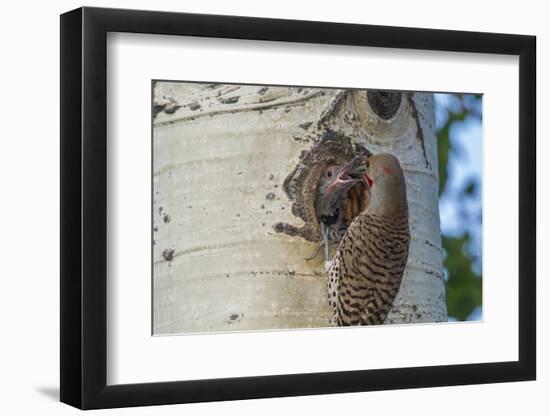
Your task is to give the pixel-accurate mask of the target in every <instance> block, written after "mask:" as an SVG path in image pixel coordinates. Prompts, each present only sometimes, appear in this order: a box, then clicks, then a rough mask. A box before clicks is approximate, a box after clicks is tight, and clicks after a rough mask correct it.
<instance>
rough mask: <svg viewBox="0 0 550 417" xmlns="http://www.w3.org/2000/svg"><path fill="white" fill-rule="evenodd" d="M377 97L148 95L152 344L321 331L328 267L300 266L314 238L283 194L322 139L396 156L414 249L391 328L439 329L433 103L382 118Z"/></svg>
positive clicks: (420, 101) (404, 101)
mask: <svg viewBox="0 0 550 417" xmlns="http://www.w3.org/2000/svg"><path fill="white" fill-rule="evenodd" d="M375 96H376V94H375V93H374V92H373V93H372V94H371V95H370V96H369V93H368V92H367V91H366V90H338V89H314V88H296V87H292V88H290V87H289V88H287V87H261V86H244V85H241V86H239V85H224V84H191V83H177V82H157V83H156V84H155V86H154V109H153V110H154V114H155V118H154V122H153V141H154V142H153V187H154V193H153V198H154V204H153V210H154V213H153V238H154V247H153V263H154V265H153V286H154V291H153V316H154V318H153V322H154V333H155V334H170V333H187V332H202V331H210V332H211V331H234V330H261V329H285V328H310V327H326V326H329V319H330V309H329V306H328V301H327V290H326V276H325V267H324V262H323V257H322V256H319V257H317V258H316V259H315V260H313V261H306V260H305V258H306V257H308V256H309V255H310V254H311V253H312V252H313V251H314V249H315V246H316V242H314V240H315V239H314V236H313V234H312V233H313V232H311V230H313V229H311V228H310V229H308V227H309V226H311V225H310V224H309V223H308V220H307V219H306V220H304V218H301V217H300V216H298V215H296V213H297V211H299V210H297V209H296V207H294V208H293V205H294V206H296V205H297V203H296V202H295V201H292V200H291V197H292V196H290V195H289V193H288V190H285V189H284V188H285V187H284V185H285V180H286V179H287V178H288V177H289V175H292V172H293V171H296V167H297V166H298V165H300V163H301V162H300V161H303V160H304V155H306V154H307V153H308V152H310V151H311V149H312V147H313V146H315V143H316V141H317V139H316V138H319V137H321V136H322V135H323V132H327V131H328V132H332V133H334V132H336V134H337V135H342V137H346V138H349V139H350V140H351V142H352V143H353V144H360V145H362V146H364V147H365V148H367V149H368V150H369V151H370V152H372V153H381V152H390V153H392V154H394V155H395V156H396V157H397V158H398V159H399V161H400V162H401V165H402V167H403V169H404V172H405V177H406V181H407V197H408V202H409V212H410V214H409V222H410V231H411V246H410V252H409V259H408V263H407V267H406V270H405V274H404V277H403V281H402V285H401V288H400V290H399V294H398V296H397V298H396V300H395V302H394V306H393V308H392V310H391V312H390V314H389V316H388V318H387V319H386V323H417V322H436V321H446V320H447V312H446V304H445V284H444V280H443V273H442V249H441V236H440V227H439V210H438V178H437V172H438V170H437V144H436V139H435V122H434V100H433V96H432V95H431V94H426V93H414V94H413V93H398V94H395V93H394V95H393V96H392V99H391V100H390V101H389V102H388V103H389V104H388V103H385V102H384V100H385V99H386V96H385V95H384V94H382V95H381V96H380V97H379V98H380V100H381V102H382V104H384V103H385V104H387V106H385V107H384V105H383V106H381V107H380V108H376V106H374V107H373V103H374V104H376V102H373V101H371V100H370V98H371V97H375ZM392 100H393V101H392ZM392 106H393V107H392ZM388 109H389V110H388ZM386 110H388V111H389V113H387V112H386ZM394 113H395V114H394ZM388 115H389V116H390V117H389V118H388ZM306 205H307V204H306ZM302 217H303V216H302ZM281 224H285V225H287V226H288V227H290V229H288V230H291V229H292V228H293V227H294V229H292V230H294V231H296V230H298V231H300V230H302V231H303V230H305V231H307V230H309V231H310V232H308V233H309V235H307V233H306V232H304V233H302V234H300V233H288V230H283V229H281V227H280V225H281ZM305 226H308V227H305ZM300 228H302V229H300ZM306 235H307V236H306ZM304 236H305V237H304ZM308 236H309V238H308Z"/></svg>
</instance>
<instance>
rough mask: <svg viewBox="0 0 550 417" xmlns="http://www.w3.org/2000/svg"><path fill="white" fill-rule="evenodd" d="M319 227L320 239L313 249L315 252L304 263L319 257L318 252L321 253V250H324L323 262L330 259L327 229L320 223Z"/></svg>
mask: <svg viewBox="0 0 550 417" xmlns="http://www.w3.org/2000/svg"><path fill="white" fill-rule="evenodd" d="M320 226H321V235H322V239H321V241H319V243H318V244H317V246H316V247H315V251H314V252H313V254H311V255H310V256H308V257H307V258H305V259H306V261H312V260H314V259H315V258H317V255H319V252H320V251H321V248H324V251H323V254H324V255H325V261H328V260H329V257H330V239H329V237H328V227H327V226H326V225H325V224H324V223H322V222H321V223H320Z"/></svg>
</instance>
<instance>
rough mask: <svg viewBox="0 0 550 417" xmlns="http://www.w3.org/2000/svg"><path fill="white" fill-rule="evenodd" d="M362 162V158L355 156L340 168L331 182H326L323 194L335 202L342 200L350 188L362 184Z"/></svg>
mask: <svg viewBox="0 0 550 417" xmlns="http://www.w3.org/2000/svg"><path fill="white" fill-rule="evenodd" d="M364 161H365V159H364V158H363V157H361V156H356V157H355V158H353V159H352V160H351V161H350V162H348V163H347V164H345V165H344V166H342V167H340V169H339V170H338V171H337V172H335V173H334V174H333V178H332V179H331V181H329V182H328V184H327V186H326V188H325V190H324V192H325V194H326V195H328V196H331V197H332V198H334V199H336V200H337V199H340V198H342V197H343V196H344V195H345V194H346V192H348V191H349V189H350V188H351V187H353V186H354V185H356V184H359V183H360V182H363V179H362V175H363V173H364V171H365V166H364Z"/></svg>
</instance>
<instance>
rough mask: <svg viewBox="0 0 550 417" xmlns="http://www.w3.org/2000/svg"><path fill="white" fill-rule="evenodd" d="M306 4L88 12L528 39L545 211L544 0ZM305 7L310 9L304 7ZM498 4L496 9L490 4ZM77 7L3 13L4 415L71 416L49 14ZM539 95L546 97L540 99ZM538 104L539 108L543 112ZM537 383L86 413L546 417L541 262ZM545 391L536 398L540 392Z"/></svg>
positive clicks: (213, 0)
mask: <svg viewBox="0 0 550 417" xmlns="http://www.w3.org/2000/svg"><path fill="white" fill-rule="evenodd" d="M370 3H371V4H368V3H367V2H357V1H355V2H354V1H353V0H340V1H338V2H334V1H331V2H323V3H321V2H320V1H316V2H315V6H314V7H311V6H310V5H308V4H306V3H305V2H303V3H298V2H296V1H293V0H288V1H287V0H278V1H276V2H259V1H254V0H232V1H230V2H227V1H223V0H201V1H196V2H186V3H183V2H179V1H175V0H174V1H169V0H156V1H154V2H153V1H142V0H133V1H131V0H127V1H126V0H125V1H119V2H115V1H93V0H88V2H87V5H89V6H104V7H124V8H139V9H158V10H168V11H181V12H197V13H216V14H238V15H249V16H264V17H279V18H292V19H309V20H326V21H341V22H350V23H351V22H353V23H371V24H381V25H396V26H417V27H429V28H442V29H462V30H475V31H494V32H510V33H524V34H535V35H537V36H538V74H539V77H538V89H537V93H538V97H539V99H538V119H539V129H538V138H539V144H540V146H539V150H538V153H539V157H538V160H539V181H538V184H539V186H538V192H539V204H538V209H539V213H544V212H549V211H550V194H549V193H548V192H547V191H546V193H543V191H544V190H543V184H544V180H547V181H550V168H549V167H548V165H547V166H546V167H542V166H541V165H542V163H541V162H542V161H543V159H542V155H544V154H545V152H550V145H548V143H545V142H544V141H542V140H541V138H543V137H544V136H548V134H549V131H548V126H547V125H545V131H543V130H542V125H543V122H542V120H541V119H542V115H543V114H544V113H543V109H544V108H545V107H544V105H546V104H547V103H548V99H547V97H548V96H546V94H549V95H550V87H549V85H550V84H549V83H548V82H547V81H546V80H544V79H543V77H541V74H543V72H544V71H545V70H546V72H548V61H549V59H550V48H548V44H547V42H548V41H549V40H550V27H549V26H548V24H547V19H546V18H545V16H546V15H547V12H546V11H545V10H544V2H538V1H534V0H524V1H522V2H513V3H512V4H513V6H508V5H507V4H505V3H504V2H498V3H493V4H486V3H482V2H479V1H471V0H462V1H460V2H451V3H449V2H441V1H416V2H410V1H406V0H394V1H392V2H385V3H384V2H370ZM311 4H313V3H311ZM497 4H498V6H497V7H495V6H496V5H497ZM80 5H81V3H79V2H76V1H69V0H63V1H58V2H56V3H55V4H51V3H47V2H38V1H35V2H19V3H16V2H8V3H6V4H5V5H4V7H3V10H2V23H1V24H0V30H1V35H2V36H1V37H0V42H1V46H2V47H1V51H2V54H1V57H2V64H1V65H0V73H1V78H0V79H1V80H2V90H1V91H2V99H1V100H0V115H1V116H0V117H1V121H2V127H3V129H2V135H1V137H2V145H3V146H2V152H1V155H2V157H1V158H2V159H1V163H0V170H1V171H0V172H1V175H0V178H1V184H2V191H3V193H2V196H3V200H2V201H3V204H2V205H1V206H0V212H1V218H2V220H3V225H2V235H3V236H2V239H1V240H0V245H1V246H2V250H1V252H0V253H2V272H1V275H0V277H1V278H0V279H1V283H2V286H1V287H0V288H1V294H2V297H1V301H0V317H1V320H2V343H1V344H0V370H1V373H2V376H1V378H0V392H1V396H2V400H1V401H0V410H1V411H2V414H3V415H27V414H29V415H31V414H30V413H33V412H34V413H37V412H40V413H41V415H43V414H47V415H50V414H52V415H60V416H65V415H75V414H77V411H76V410H75V409H72V408H71V407H68V406H66V405H63V404H60V403H58V400H57V396H58V392H59V385H58V379H59V371H58V368H59V361H58V349H59V343H58V340H59V325H58V311H59V307H58V306H59V278H58V277H59V249H58V247H59V220H58V217H59V215H58V213H59V186H58V183H59V17H58V15H59V14H60V13H62V12H64V11H67V10H70V9H73V8H76V7H79V6H80ZM545 93H546V94H545ZM542 101H544V102H545V103H544V104H543V103H542ZM538 234H539V250H538V254H539V259H540V260H541V261H542V258H543V256H544V255H545V253H546V252H547V251H548V250H549V249H550V221H549V220H548V219H547V218H545V217H544V216H540V215H539V227H538ZM538 270H539V271H538V276H539V285H538V293H539V297H538V299H539V303H538V314H539V315H538V334H539V337H538V350H539V355H538V356H539V357H538V360H539V365H538V374H539V377H538V381H537V382H527V383H508V384H497V385H483V386H467V387H452V388H435V389H422V390H402V391H387V392H377V393H359V394H345V395H325V396H315V397H301V398H290V399H289V398H287V399H270V400H255V401H237V402H231V403H210V404H193V405H179V406H166V407H145V408H139V409H122V410H114V411H113V410H110V411H100V412H97V413H94V415H114V414H116V415H119V414H120V415H132V416H134V415H139V416H146V415H155V416H157V415H159V416H163V415H181V414H182V413H187V414H188V415H199V416H210V415H212V416H213V415H219V414H221V413H224V415H228V416H233V415H235V416H237V415H238V416H257V415H260V413H261V415H267V416H269V415H274V416H275V415H281V414H290V415H299V414H300V413H307V414H310V413H315V414H316V415H319V416H323V415H334V414H340V413H345V412H352V413H357V412H359V413H361V414H365V415H376V414H384V415H388V413H389V414H390V415H398V414H406V415H408V416H416V415H422V416H445V417H451V416H461V417H463V416H468V415H472V416H473V415H484V414H485V415H504V416H507V415H520V414H521V415H525V414H530V415H544V414H545V411H546V412H548V411H549V410H550V406H549V405H548V401H547V392H548V391H549V390H550V362H549V360H548V358H547V355H546V352H548V351H549V344H550V327H549V326H548V324H547V321H548V320H550V307H549V305H550V304H549V303H543V301H544V298H543V294H545V293H548V292H550V284H549V283H548V281H547V280H546V279H545V278H546V276H547V275H548V274H549V273H550V268H549V267H548V266H547V265H544V264H543V262H540V263H539V268H538ZM545 394H546V395H545Z"/></svg>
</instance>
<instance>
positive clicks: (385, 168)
mask: <svg viewBox="0 0 550 417" xmlns="http://www.w3.org/2000/svg"><path fill="white" fill-rule="evenodd" d="M383 169H384V171H386V173H387V174H388V175H393V173H394V170H393V168H392V167H383Z"/></svg>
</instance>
